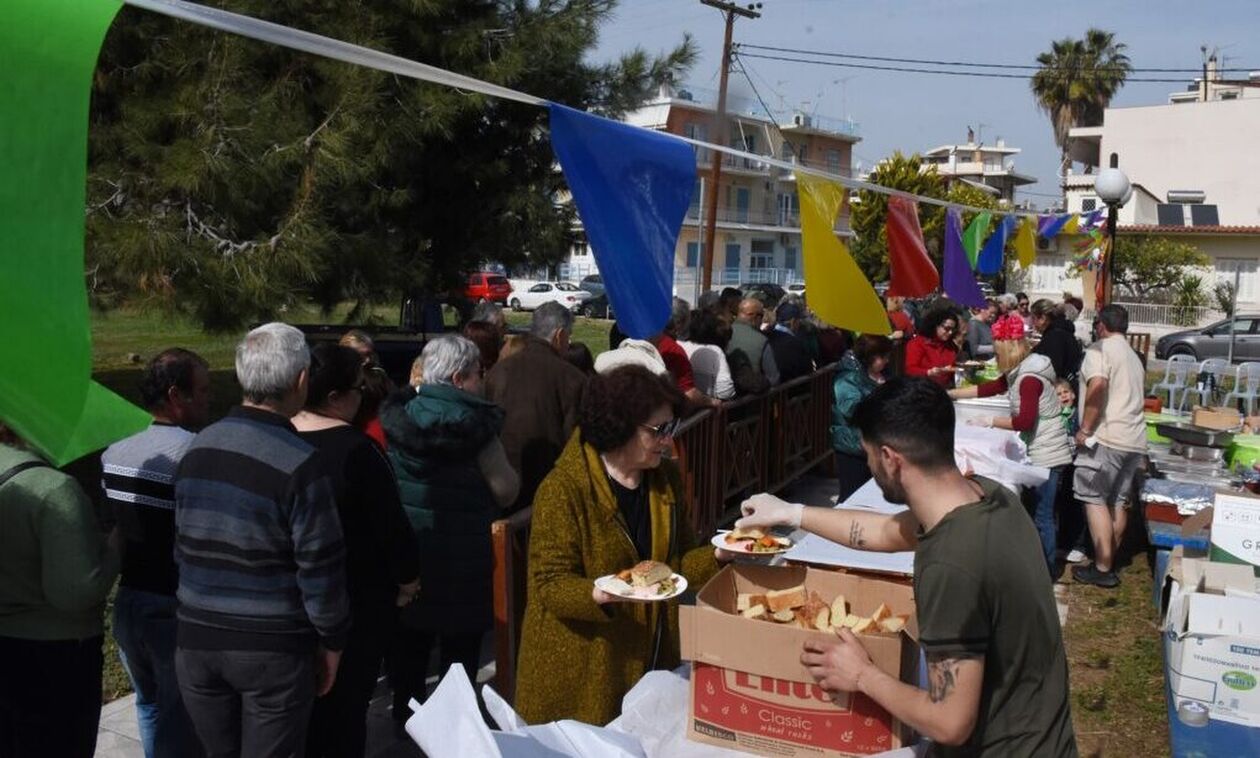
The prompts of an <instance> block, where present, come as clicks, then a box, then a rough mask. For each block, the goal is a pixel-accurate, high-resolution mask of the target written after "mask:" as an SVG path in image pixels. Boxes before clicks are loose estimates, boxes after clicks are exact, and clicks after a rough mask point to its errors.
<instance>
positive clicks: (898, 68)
mask: <svg viewBox="0 0 1260 758" xmlns="http://www.w3.org/2000/svg"><path fill="white" fill-rule="evenodd" d="M740 55H741V56H743V57H745V58H759V59H761V60H767V61H783V62H785V63H812V64H813V65H815V66H834V67H839V68H858V69H865V70H869V71H898V72H901V73H906V74H937V75H939V76H962V77H971V78H974V79H1023V80H1025V81H1027V80H1029V79H1032V77H1031V76H1029V75H1028V74H994V73H988V72H983V71H945V70H940V69H930V68H911V67H906V66H876V65H873V64H868V63H844V62H841V61H819V60H809V59H807V58H787V57H783V56H778V55H761V54H758V53H745V52H741V53H740ZM1124 81H1125V83H1126V84H1127V83H1130V82H1159V83H1163V84H1185V83H1186V80H1185V79H1152V78H1137V77H1129V78H1126V79H1125V80H1124Z"/></svg>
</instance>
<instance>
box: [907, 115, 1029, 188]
mask: <svg viewBox="0 0 1260 758" xmlns="http://www.w3.org/2000/svg"><path fill="white" fill-rule="evenodd" d="M1019 153H1020V149H1019V148H1017V147H1008V146H1007V144H1006V141H1005V140H1003V139H1002V138H1001V137H999V138H998V139H997V140H996V141H994V143H993V144H992V145H985V144H983V143H978V142H976V135H975V132H974V131H973V130H972V129H970V128H968V129H967V141H966V142H965V143H963V144H960V145H940V146H939V147H934V148H932V149H931V150H928V151H927V152H925V153H923V166H924V170H925V171H926V170H927V168H926V167H927V166H934V167H935V168H936V173H937V174H938V175H939V176H940V177H941V178H942V179H944V180H945V184H946V186H949V185H952V184H953V183H954V182H962V183H963V184H967V185H970V186H972V187H975V188H977V189H979V190H982V191H984V192H987V193H989V194H991V195H993V196H994V197H996V198H998V199H999V200H1001V201H1005V202H1006V203H1008V204H1012V205H1013V204H1014V203H1015V190H1016V189H1017V188H1019V187H1022V186H1024V185H1026V184H1035V183H1036V182H1037V178H1036V177H1035V176H1030V175H1029V174H1021V173H1020V172H1018V171H1016V170H1015V161H1014V156H1016V155H1018V154H1019Z"/></svg>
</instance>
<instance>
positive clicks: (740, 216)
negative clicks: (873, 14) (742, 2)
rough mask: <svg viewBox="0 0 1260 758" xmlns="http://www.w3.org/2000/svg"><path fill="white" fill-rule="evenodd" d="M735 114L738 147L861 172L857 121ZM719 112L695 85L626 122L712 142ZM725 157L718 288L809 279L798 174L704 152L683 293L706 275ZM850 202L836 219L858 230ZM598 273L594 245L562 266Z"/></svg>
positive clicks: (681, 278)
mask: <svg viewBox="0 0 1260 758" xmlns="http://www.w3.org/2000/svg"><path fill="white" fill-rule="evenodd" d="M730 111H731V112H728V114H727V120H728V124H727V129H728V136H729V138H730V145H731V146H732V147H737V148H739V149H742V150H744V151H746V152H749V153H754V154H757V155H763V156H767V157H774V158H778V159H781V160H783V161H787V162H790V163H794V164H798V165H807V166H812V167H817V168H820V169H823V170H825V171H827V172H829V173H833V174H838V175H840V176H850V175H851V173H852V169H851V166H852V148H853V145H854V144H855V143H856V142H858V141H859V140H860V138H859V137H858V136H857V124H856V123H854V122H852V121H847V120H835V119H828V118H822V117H816V116H809V115H804V114H789V115H787V116H785V117H784V118H782V119H780V120H771V119H770V118H767V117H764V116H760V115H754V114H753V113H751V112H747V111H746V110H745V111H744V112H741V111H740V110H739V104H738V103H736V104H735V105H734V106H733V107H732V108H731V109H730ZM715 118H716V112H715V109H714V108H713V107H712V106H710V105H707V104H704V103H701V102H698V101H697V100H695V99H694V98H693V97H692V96H691V95H690V94H689V93H687V92H686V91H680V92H678V93H674V92H672V91H670V90H668V89H663V91H662V93H661V96H660V97H659V98H657V100H655V101H653V102H651V103H649V104H647V105H645V106H643V107H642V108H640V109H638V110H636V111H633V112H632V113H629V114H627V116H626V118H625V121H626V122H627V123H631V124H634V125H636V126H642V127H645V128H648V129H654V130H658V131H665V132H669V133H672V134H678V135H682V136H686V137H690V138H693V139H698V140H704V141H709V142H712V141H714V139H716V138H717V135H716V133H715V132H716V131H717V130H716V129H715V127H714V121H715ZM715 158H716V159H718V160H721V161H722V176H721V180H720V183H719V185H718V187H717V229H716V235H715V236H716V240H715V244H714V254H713V277H712V279H713V286H714V287H715V288H721V287H724V286H728V285H731V286H738V285H740V284H743V283H749V282H774V283H776V284H788V283H793V282H800V281H802V280H803V277H804V266H803V263H802V258H801V255H802V253H801V228H800V211H799V205H798V201H797V196H796V172H795V171H792V170H789V169H783V168H779V167H776V166H771V165H769V164H768V163H765V162H762V161H757V160H752V159H747V158H734V157H732V156H727V155H717V156H715V155H714V154H713V152H712V151H711V150H705V149H699V148H697V149H696V176H697V180H696V187H695V190H694V192H693V193H692V198H691V206H690V207H689V208H688V209H687V215H686V218H685V219H684V221H683V227H682V232H681V233H680V234H679V238H678V244H677V247H676V248H675V251H674V264H675V277H674V279H675V290H676V292H677V294H678V295H679V296H682V297H685V298H689V299H690V298H691V297H692V296H693V295H694V294H695V292H696V282H697V281H698V280H699V278H700V276H701V269H700V266H701V264H702V262H703V250H702V237H703V226H704V221H705V212H706V207H707V206H706V204H707V202H708V201H709V198H710V196H711V193H712V192H713V188H712V187H711V186H710V171H711V170H712V166H713V163H712V161H713V160H714V159H715ZM848 218H849V216H848V208H847V206H846V207H845V208H844V209H843V210H842V211H841V213H840V216H839V218H838V219H837V223H836V233H837V234H838V235H840V236H842V237H844V236H849V235H851V232H850V231H849V223H848ZM594 273H598V266H597V264H596V262H595V256H594V254H593V253H592V252H591V250H590V248H589V245H585V244H579V245H575V246H574V249H573V250H571V251H570V255H569V257H568V260H567V261H566V262H565V263H564V264H562V265H561V267H560V275H561V278H565V279H569V280H577V279H580V278H582V277H583V276H586V275H588V274H594Z"/></svg>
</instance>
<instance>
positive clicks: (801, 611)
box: [680, 564, 919, 757]
mask: <svg viewBox="0 0 1260 758" xmlns="http://www.w3.org/2000/svg"><path fill="white" fill-rule="evenodd" d="M840 627H848V628H850V629H852V630H853V632H854V633H855V634H857V635H858V639H860V640H861V641H862V644H863V645H864V646H865V647H866V650H867V652H869V653H870V655H871V659H872V660H873V661H874V662H875V665H877V666H879V667H880V668H881V669H882V670H884V671H886V672H888V673H889V674H891V675H893V676H896V677H898V678H900V679H901V680H902V681H905V682H910V683H917V681H918V670H919V646H918V643H917V642H916V641H915V640H916V637H917V634H918V627H917V626H916V624H915V618H914V597H913V591H912V589H911V588H910V587H909V586H907V585H905V584H904V583H899V582H893V581H886V580H883V579H878V578H874V577H870V576H862V575H857V574H841V573H837V572H834V571H823V570H819V569H812V568H807V567H804V566H761V565H753V564H731V565H729V566H727V567H725V568H724V569H722V570H721V571H720V572H718V574H717V576H715V577H713V579H712V580H710V581H709V583H708V584H706V585H705V586H704V587H703V588H702V589H701V590H700V592H699V593H698V594H697V596H696V604H695V605H694V606H683V607H682V608H681V609H680V630H681V643H682V656H683V659H684V660H689V661H691V662H692V669H691V713H690V717H689V719H688V733H687V736H688V738H689V739H692V740H696V741H698V742H704V743H708V744H713V745H720V746H722V747H727V748H732V749H736V750H743V751H746V752H750V753H756V754H760V755H774V756H788V757H790V756H805V755H808V756H850V755H868V754H871V753H879V752H883V751H885V750H890V749H892V748H896V747H900V746H902V745H903V744H905V743H906V742H907V740H908V739H909V737H910V734H909V730H908V729H907V728H906V727H904V726H903V725H902V724H900V723H899V722H897V721H895V720H894V719H893V718H892V716H891V715H889V713H888V712H887V711H885V710H884V709H883V708H881V707H880V706H878V705H877V704H876V703H875V702H874V701H872V700H870V699H869V698H867V697H865V696H863V695H860V694H859V695H851V696H849V697H848V698H844V699H842V701H841V702H832V700H831V698H830V697H829V696H828V695H827V693H825V692H823V691H822V689H821V688H820V687H818V685H816V684H815V683H814V680H813V678H812V677H810V675H809V672H807V671H806V670H805V667H804V666H802V665H801V660H800V659H801V653H802V651H803V646H804V643H805V641H806V640H808V639H810V638H811V637H821V638H824V639H825V638H830V637H834V636H835V634H836V629H838V628H840Z"/></svg>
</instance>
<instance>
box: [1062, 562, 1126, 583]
mask: <svg viewBox="0 0 1260 758" xmlns="http://www.w3.org/2000/svg"><path fill="white" fill-rule="evenodd" d="M1072 578H1073V579H1075V580H1076V581H1078V582H1081V583H1082V584H1092V585H1094V586H1095V587H1105V588H1107V589H1112V588H1114V587H1119V586H1120V577H1118V576H1116V572H1114V571H1099V570H1098V569H1097V568H1096V567H1095V566H1094V565H1093V564H1090V565H1088V566H1073V567H1072Z"/></svg>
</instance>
